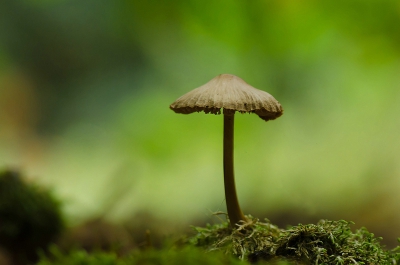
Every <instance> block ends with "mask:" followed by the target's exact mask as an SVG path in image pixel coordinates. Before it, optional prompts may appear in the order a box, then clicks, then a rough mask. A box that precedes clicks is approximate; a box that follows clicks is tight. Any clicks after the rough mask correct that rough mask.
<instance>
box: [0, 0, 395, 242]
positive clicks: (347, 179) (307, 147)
mask: <svg viewBox="0 0 400 265" xmlns="http://www.w3.org/2000/svg"><path fill="white" fill-rule="evenodd" d="M399 70H400V2H399V1H397V0H382V1H374V0H350V1H349V0H327V1H316V0H263V1H262V0H254V1H245V0H230V1H227V0H221V1H199V0H186V1H183V0H177V1H161V0H150V1H138V0H133V1H132V0H131V1H128V0H87V1H77V0H53V1H46V0H41V1H39V0H3V1H1V2H0V166H2V167H3V166H4V167H6V166H8V167H17V168H20V169H22V170H23V171H24V172H26V174H27V175H28V176H30V178H31V179H32V180H35V181H38V182H39V183H43V184H44V185H47V186H50V187H53V189H54V191H55V192H56V194H58V195H59V197H61V198H62V199H63V200H64V201H65V207H64V208H65V212H66V214H67V216H68V219H69V220H70V222H71V223H78V222H81V221H83V220H85V219H88V218H91V217H93V216H99V215H104V216H106V218H108V219H110V220H115V221H120V220H127V219H129V218H132V216H135V215H136V214H139V213H142V212H147V213H150V214H151V215H153V216H156V217H157V218H162V219H163V220H165V221H167V220H168V221H169V222H172V223H174V224H176V225H187V224H188V223H191V222H193V220H202V221H204V222H205V221H210V220H211V219H212V217H211V213H212V212H214V211H225V201H224V193H223V175H222V117H221V116H215V115H206V114H203V113H198V114H191V115H179V114H175V113H174V112H173V111H171V110H169V105H170V104H171V103H172V102H173V101H174V100H175V99H177V98H178V97H179V96H181V95H183V94H184V93H186V92H188V91H190V90H192V89H194V88H196V87H198V86H200V85H202V84H204V83H206V82H208V81H209V80H210V79H212V78H213V77H215V76H217V75H218V74H221V73H230V74H234V75H237V76H239V77H241V78H243V79H244V80H245V81H246V82H248V83H249V84H251V85H252V86H254V87H256V88H259V89H262V90H265V91H267V92H269V93H270V94H272V95H273V96H274V97H275V98H276V99H277V100H278V101H280V103H281V104H282V106H283V108H284V109H285V112H284V115H283V116H282V117H281V118H279V119H277V120H275V121H270V122H267V123H266V122H264V121H262V120H261V119H259V118H258V117H257V116H256V115H247V114H242V115H241V114H238V115H236V124H235V126H236V128H235V163H236V165H235V167H236V168H235V171H236V181H237V189H238V194H239V199H240V202H241V205H242V209H243V211H244V212H245V213H246V214H247V213H250V214H252V215H254V216H257V217H259V218H266V217H267V218H269V219H270V220H271V221H272V222H274V223H278V224H280V225H282V226H284V225H287V224H297V223H298V222H315V221H317V220H319V219H321V218H330V219H346V220H351V221H355V222H356V224H357V225H358V226H366V227H367V228H368V229H369V230H370V231H372V232H374V233H376V235H377V236H384V238H385V242H386V243H387V244H389V245H390V244H394V243H395V242H396V238H397V237H399V236H400V212H399V211H398V209H399V201H400V192H399V187H400V163H399V162H400V161H399V160H400V141H399V132H400V118H399V114H400V71H399Z"/></svg>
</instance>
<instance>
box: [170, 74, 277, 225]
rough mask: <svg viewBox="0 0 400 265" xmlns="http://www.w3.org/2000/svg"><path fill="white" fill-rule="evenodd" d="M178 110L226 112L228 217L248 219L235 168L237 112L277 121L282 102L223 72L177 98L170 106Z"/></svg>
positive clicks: (224, 158)
mask: <svg viewBox="0 0 400 265" xmlns="http://www.w3.org/2000/svg"><path fill="white" fill-rule="evenodd" d="M170 109H172V110H173V111H175V112H176V113H182V114H189V113H193V112H200V111H204V112H205V113H212V114H221V109H223V115H224V144H223V147H224V152H223V163H224V186H225V200H226V207H227V210H228V217H229V221H230V223H231V224H237V223H239V222H241V221H244V222H245V221H246V217H245V216H244V215H243V213H242V210H241V209H240V206H239V202H238V198H237V194H236V188H235V178H234V169H233V125H234V115H235V112H236V111H239V112H241V113H255V114H257V115H258V116H259V117H260V118H261V119H263V120H265V121H269V120H274V119H276V118H278V117H279V116H281V115H282V114H283V109H282V106H281V104H280V103H279V102H278V101H277V100H276V99H275V98H274V97H273V96H271V95H270V94H268V93H267V92H265V91H262V90H259V89H256V88H254V87H252V86H250V85H249V84H247V83H246V82H245V81H244V80H243V79H241V78H239V77H237V76H234V75H230V74H220V75H218V76H217V77H215V78H213V79H211V80H210V81H209V82H208V83H206V84H205V85H203V86H201V87H198V88H196V89H194V90H192V91H190V92H188V93H186V94H185V95H183V96H181V97H180V98H178V99H177V100H176V101H175V102H174V103H172V104H171V105H170Z"/></svg>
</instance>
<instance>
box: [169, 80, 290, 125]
mask: <svg viewBox="0 0 400 265" xmlns="http://www.w3.org/2000/svg"><path fill="white" fill-rule="evenodd" d="M170 109H172V110H173V111H175V112H176V113H183V114H189V113H193V112H200V111H204V112H205V113H212V114H221V109H223V113H224V114H228V115H229V114H234V113H235V111H239V112H241V113H245V112H249V113H256V114H257V115H258V116H259V117H260V118H261V119H263V120H265V121H268V120H274V119H276V118H278V117H279V116H281V115H282V114H283V109H282V106H281V104H280V103H279V102H278V101H277V100H276V99H275V98H274V97H273V96H271V95H270V94H268V93H267V92H265V91H262V90H259V89H256V88H254V87H252V86H250V85H249V84H247V83H246V82H245V81H244V80H243V79H241V78H239V77H237V76H234V75H230V74H221V75H218V76H217V77H215V78H213V79H211V80H210V81H209V82H208V83H206V84H205V85H202V86H201V87H198V88H196V89H194V90H192V91H190V92H188V93H186V94H185V95H183V96H181V97H180V98H178V99H177V100H176V101H175V102H174V103H172V104H171V105H170Z"/></svg>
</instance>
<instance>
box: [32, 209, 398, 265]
mask: <svg viewBox="0 0 400 265" xmlns="http://www.w3.org/2000/svg"><path fill="white" fill-rule="evenodd" d="M248 219H249V221H248V222H246V223H242V224H240V225H237V226H235V227H234V228H232V227H231V226H230V225H229V223H228V222H225V221H224V222H222V221H221V222H220V223H219V224H214V225H207V226H206V227H194V231H195V235H193V236H191V237H189V238H186V239H185V240H180V241H179V242H175V243H173V244H167V245H165V246H164V247H162V248H160V249H154V248H145V249H141V250H139V249H136V250H134V251H132V252H131V253H129V254H127V255H124V256H119V255H117V254H115V253H114V252H104V251H102V252H96V251H95V252H92V253H88V252H87V251H84V250H79V249H78V250H74V251H71V252H70V253H68V254H63V253H62V252H61V251H60V250H59V249H57V248H53V249H52V251H51V253H52V254H51V255H50V256H47V257H43V258H42V260H41V261H40V262H39V263H38V265H67V264H77V265H95V264H99V265H136V264H148V265H153V264H154V265H156V264H157V265H158V264H159V265H163V264H216V265H218V264H225V265H229V264H243V265H245V264H255V263H257V264H271V265H272V264H275V265H299V264H303V265H305V264H310V265H311V264H313V265H314V264H315V265H317V264H320V265H322V264H324V265H331V264H332V265H333V264H335V265H336V264H339V265H350V264H352V265H354V264H371V265H378V264H379V265H389V264H391V265H393V264H400V248H399V247H397V248H395V249H393V250H386V249H385V248H384V246H382V245H381V244H380V240H381V238H379V237H375V236H374V234H372V233H370V232H368V231H367V229H365V228H361V229H358V230H355V231H354V232H353V231H352V230H351V225H352V223H351V222H346V221H343V220H340V221H328V220H321V221H320V222H318V223H317V224H306V225H303V224H299V225H297V226H293V227H289V228H287V229H280V228H278V227H277V226H275V225H273V224H271V223H270V222H269V221H268V220H265V221H264V222H260V221H259V220H258V219H257V218H253V217H251V216H248Z"/></svg>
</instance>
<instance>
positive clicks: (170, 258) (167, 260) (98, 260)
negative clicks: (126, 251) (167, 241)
mask: <svg viewBox="0 0 400 265" xmlns="http://www.w3.org/2000/svg"><path fill="white" fill-rule="evenodd" d="M170 264H191V265H196V264H199V265H202V264H212V265H245V264H244V263H243V262H240V261H239V260H238V259H236V258H234V257H232V256H229V255H224V254H223V253H221V252H214V253H208V254H205V253H204V250H202V249H199V248H194V247H184V248H164V249H160V250H155V249H148V250H144V251H135V252H133V253H132V254H130V255H128V256H124V257H118V256H117V255H116V254H115V253H112V252H94V253H88V252H86V251H84V250H74V251H72V252H70V253H68V254H63V253H62V252H61V251H60V250H58V249H57V248H56V247H53V248H52V250H51V255H50V256H49V257H43V258H42V260H41V261H40V262H39V263H38V264H37V265H170Z"/></svg>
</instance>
